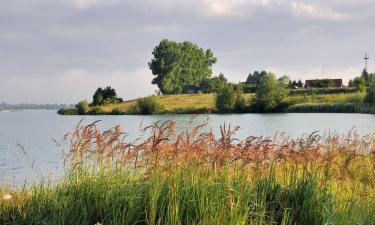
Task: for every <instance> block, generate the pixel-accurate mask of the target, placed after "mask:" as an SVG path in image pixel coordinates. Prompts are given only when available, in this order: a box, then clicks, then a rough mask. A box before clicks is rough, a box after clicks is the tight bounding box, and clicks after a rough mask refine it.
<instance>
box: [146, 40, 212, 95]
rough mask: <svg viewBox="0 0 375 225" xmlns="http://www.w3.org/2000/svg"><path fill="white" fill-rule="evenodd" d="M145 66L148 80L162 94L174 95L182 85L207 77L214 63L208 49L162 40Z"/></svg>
mask: <svg viewBox="0 0 375 225" xmlns="http://www.w3.org/2000/svg"><path fill="white" fill-rule="evenodd" d="M152 54H153V56H154V57H153V59H151V62H149V67H150V69H151V71H152V74H153V75H154V76H155V78H154V79H153V80H152V83H153V84H156V85H157V86H158V87H159V89H160V91H161V92H162V93H163V94H175V93H179V92H181V90H182V86H183V85H197V86H198V85H199V84H200V83H201V82H202V81H203V80H204V79H207V78H209V77H211V75H212V68H211V67H212V65H213V64H215V63H216V62H217V59H216V58H215V57H214V55H213V52H212V51H211V50H210V49H207V50H204V49H203V48H200V47H198V46H197V45H196V44H194V43H192V42H188V41H185V42H182V43H181V42H176V41H170V40H167V39H164V40H162V41H161V42H160V43H159V45H158V46H156V47H155V48H154V50H153V52H152Z"/></svg>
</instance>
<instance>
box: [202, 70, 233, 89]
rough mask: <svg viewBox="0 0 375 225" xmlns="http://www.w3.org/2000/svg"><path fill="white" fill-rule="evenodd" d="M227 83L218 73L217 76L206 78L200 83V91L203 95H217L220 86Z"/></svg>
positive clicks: (222, 75)
mask: <svg viewBox="0 0 375 225" xmlns="http://www.w3.org/2000/svg"><path fill="white" fill-rule="evenodd" d="M227 83H228V80H227V78H225V76H224V74H222V73H220V74H219V76H215V77H212V78H206V79H204V80H202V82H201V83H200V89H201V91H202V92H203V93H217V92H218V90H219V88H220V87H221V86H222V85H225V84H227Z"/></svg>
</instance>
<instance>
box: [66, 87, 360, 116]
mask: <svg viewBox="0 0 375 225" xmlns="http://www.w3.org/2000/svg"><path fill="white" fill-rule="evenodd" d="M244 97H245V100H246V102H247V104H248V105H250V102H251V99H252V98H253V97H254V94H244ZM364 97H365V93H360V92H356V93H339V94H304V95H290V96H288V97H287V99H286V100H285V104H286V105H297V104H306V103H309V104H310V103H361V102H363V99H364ZM151 98H153V99H154V100H155V101H156V102H157V103H159V104H160V105H161V106H162V109H163V110H162V111H161V112H160V113H161V114H166V113H171V114H179V113H181V114H182V113H188V114H195V113H208V112H216V111H217V110H216V107H215V94H194V95H187V94H181V95H161V96H152V97H151ZM136 102H137V100H130V101H126V102H123V103H120V104H109V105H103V106H96V107H92V108H91V112H89V114H94V115H96V114H115V115H118V114H137V112H136V110H134V107H135V106H136ZM73 111H74V110H66V114H67V115H70V114H72V113H74V112H73ZM61 113H62V114H64V113H63V110H62V111H61Z"/></svg>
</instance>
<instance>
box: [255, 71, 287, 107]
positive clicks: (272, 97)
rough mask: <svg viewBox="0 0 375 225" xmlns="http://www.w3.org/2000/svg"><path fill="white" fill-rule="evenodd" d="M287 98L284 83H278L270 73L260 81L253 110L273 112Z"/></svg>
mask: <svg viewBox="0 0 375 225" xmlns="http://www.w3.org/2000/svg"><path fill="white" fill-rule="evenodd" d="M286 96H287V90H286V86H285V84H284V82H281V81H277V80H276V78H275V75H273V74H272V73H268V74H267V75H265V76H264V77H262V79H261V80H260V83H259V85H258V87H257V90H256V95H255V99H254V101H253V105H252V107H253V110H255V111H259V112H272V111H275V110H276V107H277V106H278V105H279V104H281V103H282V102H283V101H284V99H285V98H286Z"/></svg>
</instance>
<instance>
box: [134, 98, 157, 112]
mask: <svg viewBox="0 0 375 225" xmlns="http://www.w3.org/2000/svg"><path fill="white" fill-rule="evenodd" d="M136 108H137V112H138V113H140V114H142V115H153V114H158V113H160V112H161V111H162V109H163V107H162V106H161V105H160V104H159V103H158V102H157V101H156V100H155V99H154V98H153V97H146V98H140V99H138V100H137V106H136Z"/></svg>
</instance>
